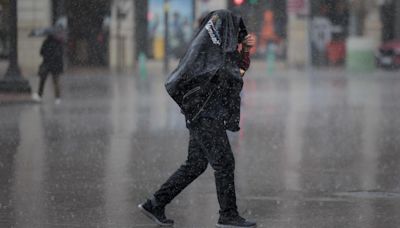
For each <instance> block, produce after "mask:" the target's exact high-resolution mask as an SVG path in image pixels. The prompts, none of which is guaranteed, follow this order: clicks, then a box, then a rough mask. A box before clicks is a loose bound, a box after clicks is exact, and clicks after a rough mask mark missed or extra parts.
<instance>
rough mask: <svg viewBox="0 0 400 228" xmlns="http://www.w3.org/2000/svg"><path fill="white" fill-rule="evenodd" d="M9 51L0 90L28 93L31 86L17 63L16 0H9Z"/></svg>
mask: <svg viewBox="0 0 400 228" xmlns="http://www.w3.org/2000/svg"><path fill="white" fill-rule="evenodd" d="M9 17H10V18H9V19H10V20H9V21H10V24H9V26H10V37H9V38H10V53H9V57H8V59H9V66H8V69H7V72H6V74H5V76H4V78H3V80H1V81H0V91H1V92H20V93H30V92H31V87H30V85H29V82H28V81H27V80H26V79H24V78H23V77H22V75H21V70H20V68H19V65H18V31H17V25H18V17H17V0H10V13H9Z"/></svg>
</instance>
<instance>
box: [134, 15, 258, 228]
mask: <svg viewBox="0 0 400 228" xmlns="http://www.w3.org/2000/svg"><path fill="white" fill-rule="evenodd" d="M254 43H255V40H254V38H253V37H252V36H249V35H247V31H246V27H245V25H244V23H243V20H242V19H241V17H239V16H237V15H235V14H233V13H232V12H230V11H228V10H217V11H213V12H211V13H209V14H208V15H207V16H206V17H205V18H204V19H203V20H202V22H201V25H200V27H199V30H198V31H197V32H196V34H195V35H194V37H193V39H192V41H191V43H190V45H189V48H188V50H187V51H186V53H185V55H184V56H183V57H182V59H181V60H180V63H179V65H178V67H177V68H176V69H175V70H174V71H173V72H172V73H171V75H170V76H169V77H168V80H167V82H166V84H165V86H166V89H167V92H168V93H169V95H170V96H171V97H172V98H173V99H174V101H175V102H176V103H177V104H178V105H179V107H180V108H181V110H182V113H183V114H184V115H185V119H186V126H187V128H188V129H189V133H190V140H189V150H188V157H187V160H186V162H185V163H184V164H183V165H182V166H181V167H180V168H179V169H178V170H177V171H176V172H175V173H174V174H173V175H172V176H171V177H170V178H169V179H168V180H167V181H166V182H165V183H164V184H163V185H162V186H161V187H160V189H159V190H157V191H156V192H155V193H154V195H153V196H152V197H151V198H150V199H148V200H147V201H146V202H144V203H142V204H140V205H139V206H138V207H139V209H140V210H141V211H142V212H143V213H144V214H145V215H147V216H148V217H149V218H151V219H152V220H153V221H155V222H156V223H157V224H159V225H161V226H172V225H173V224H174V222H173V220H170V219H167V218H166V216H165V206H166V205H167V204H169V203H170V202H171V201H172V200H173V199H174V198H175V197H176V196H177V195H178V194H179V193H180V192H181V191H182V190H183V189H185V188H186V187H187V186H188V185H189V184H190V183H191V182H193V181H194V180H195V179H196V178H197V177H199V176H200V175H201V174H202V173H203V172H204V171H205V170H206V168H207V166H208V164H210V165H211V167H212V168H213V169H214V171H215V172H214V174H215V183H216V187H217V196H218V202H219V206H220V210H219V214H220V217H219V220H218V223H217V225H216V226H217V227H255V226H256V223H255V222H251V221H248V220H246V219H244V218H242V217H241V216H240V215H239V213H238V209H237V206H236V194H235V183H234V169H235V160H234V156H233V153H232V150H231V147H230V144H229V140H228V137H227V133H226V130H230V131H238V130H239V129H240V128H239V119H240V92H241V90H242V86H243V79H242V76H243V75H244V72H245V71H246V70H247V69H248V67H249V64H250V59H249V53H248V51H249V48H250V47H251V46H253V45H254ZM239 44H242V46H243V48H242V51H241V52H239V51H237V49H238V46H239Z"/></svg>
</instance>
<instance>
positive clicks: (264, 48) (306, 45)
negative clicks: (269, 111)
mask: <svg viewBox="0 0 400 228" xmlns="http://www.w3.org/2000/svg"><path fill="white" fill-rule="evenodd" d="M8 2H9V1H7V0H0V57H3V58H4V57H7V53H8V38H7V34H8V32H7V29H8V25H7V24H8V22H7V20H8V17H7V12H8ZM166 2H167V3H168V6H169V7H168V15H169V17H168V18H169V22H168V30H169V33H168V34H169V37H168V39H167V42H168V46H169V48H168V53H169V56H171V57H176V58H179V57H180V56H181V55H182V54H183V53H184V50H185V47H186V45H187V44H188V42H189V41H190V38H191V36H192V34H193V31H194V30H195V29H196V26H197V23H198V22H197V20H198V19H199V18H200V17H201V16H203V15H204V14H205V13H207V12H210V11H212V10H216V9H221V8H228V9H230V10H232V11H234V12H238V13H240V14H241V15H242V16H243V18H244V20H245V22H246V24H247V26H248V28H249V31H251V32H252V33H254V35H256V37H257V45H256V48H254V49H253V50H252V51H253V57H255V58H257V57H258V58H266V57H267V56H268V55H269V54H271V51H272V52H273V54H274V56H275V57H276V58H277V59H281V60H284V61H286V62H287V63H288V65H289V66H307V65H309V64H310V63H313V64H314V65H317V66H329V65H335V66H336V65H343V64H347V63H349V62H348V60H349V58H353V60H356V61H358V60H357V58H358V57H357V55H358V56H359V55H360V54H359V53H360V52H358V50H360V49H363V51H366V49H368V50H367V52H368V55H369V56H370V59H369V60H368V62H367V64H371V58H372V57H371V55H372V54H371V53H372V52H373V50H375V49H376V48H377V47H378V45H379V44H381V43H382V42H383V41H388V40H393V39H399V38H400V1H397V0H286V1H281V0H223V1H214V0H134V1H133V0H85V1H81V0H35V1H32V0H18V33H19V36H18V51H19V53H21V54H19V62H20V66H21V68H22V70H24V69H25V70H28V69H29V71H30V72H34V71H36V68H37V66H38V65H39V64H40V61H41V58H40V56H39V49H40V45H41V43H42V42H43V37H34V38H32V37H29V36H28V35H29V33H30V32H31V31H32V29H36V28H43V27H50V26H52V25H54V24H55V23H60V24H62V25H63V26H65V27H66V28H67V32H68V42H67V45H66V48H67V51H66V53H67V55H66V60H67V62H68V65H69V66H71V65H72V66H74V65H75V66H109V67H112V68H114V67H118V68H126V67H133V66H135V62H136V59H137V58H138V56H139V55H140V53H143V54H145V56H147V57H150V58H154V59H158V60H160V59H163V58H164V57H165V51H166V48H165V42H166V41H165V23H164V17H165V3H166ZM359 44H362V45H361V46H360V45H359ZM271 47H273V48H271ZM353 51H355V52H353ZM22 53H23V54H22ZM353 54H355V55H353ZM364 54H365V52H364ZM364 54H362V55H364ZM354 57H355V58H354ZM364 63H365V62H364ZM364 63H361V62H359V63H357V64H358V65H362V64H364Z"/></svg>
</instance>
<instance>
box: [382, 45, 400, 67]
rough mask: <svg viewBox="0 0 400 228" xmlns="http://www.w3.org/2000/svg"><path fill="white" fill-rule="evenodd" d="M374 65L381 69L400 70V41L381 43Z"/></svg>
mask: <svg viewBox="0 0 400 228" xmlns="http://www.w3.org/2000/svg"><path fill="white" fill-rule="evenodd" d="M376 63H377V65H378V67H381V68H400V40H392V41H387V42H385V43H383V44H382V45H381V46H380V47H379V49H378V51H377V53H376Z"/></svg>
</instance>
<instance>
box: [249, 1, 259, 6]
mask: <svg viewBox="0 0 400 228" xmlns="http://www.w3.org/2000/svg"><path fill="white" fill-rule="evenodd" d="M249 3H250V4H252V5H254V4H257V3H258V0H249Z"/></svg>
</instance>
